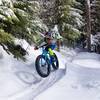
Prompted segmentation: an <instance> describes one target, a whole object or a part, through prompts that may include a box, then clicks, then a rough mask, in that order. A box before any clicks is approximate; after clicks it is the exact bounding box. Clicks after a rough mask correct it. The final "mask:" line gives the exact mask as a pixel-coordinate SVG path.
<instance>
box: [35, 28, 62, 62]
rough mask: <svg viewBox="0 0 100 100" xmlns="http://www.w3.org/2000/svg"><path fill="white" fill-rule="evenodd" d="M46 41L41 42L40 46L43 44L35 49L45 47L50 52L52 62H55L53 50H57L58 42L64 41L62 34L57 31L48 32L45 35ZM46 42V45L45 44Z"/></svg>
mask: <svg viewBox="0 0 100 100" xmlns="http://www.w3.org/2000/svg"><path fill="white" fill-rule="evenodd" d="M44 36H45V37H44V40H42V44H41V42H39V43H38V44H41V45H39V46H36V47H35V48H34V49H35V50H36V49H38V48H39V47H42V46H45V50H46V51H48V52H49V54H50V56H51V57H50V58H51V61H53V60H54V52H53V50H54V49H55V48H56V45H57V40H58V39H62V37H61V36H60V34H59V33H58V32H57V31H54V30H52V32H46V33H44ZM43 42H44V43H43Z"/></svg>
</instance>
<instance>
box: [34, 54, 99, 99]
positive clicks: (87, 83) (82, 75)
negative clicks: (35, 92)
mask: <svg viewBox="0 0 100 100" xmlns="http://www.w3.org/2000/svg"><path fill="white" fill-rule="evenodd" d="M66 67H67V68H66V75H65V76H64V77H63V78H62V79H61V80H60V81H59V82H57V83H56V84H55V85H53V86H52V87H51V88H49V89H48V90H46V91H45V92H43V93H42V94H40V95H39V96H37V97H36V98H35V100H100V55H98V54H95V53H88V52H82V53H79V54H77V56H76V57H74V59H73V61H72V63H67V65H66Z"/></svg>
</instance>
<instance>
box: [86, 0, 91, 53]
mask: <svg viewBox="0 0 100 100" xmlns="http://www.w3.org/2000/svg"><path fill="white" fill-rule="evenodd" d="M85 1H86V23H87V24H86V27H87V48H88V51H89V52H90V51H91V9H90V0H85Z"/></svg>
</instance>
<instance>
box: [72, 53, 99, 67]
mask: <svg viewBox="0 0 100 100" xmlns="http://www.w3.org/2000/svg"><path fill="white" fill-rule="evenodd" d="M73 63H74V64H78V65H80V66H84V67H87V68H100V55H98V54H95V53H88V52H85V53H84V52H83V53H80V55H78V56H77V57H76V59H75V60H73Z"/></svg>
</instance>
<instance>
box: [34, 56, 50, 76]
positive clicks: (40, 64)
mask: <svg viewBox="0 0 100 100" xmlns="http://www.w3.org/2000/svg"><path fill="white" fill-rule="evenodd" d="M35 67H36V71H37V72H38V74H39V75H40V76H41V77H43V78H45V77H47V76H48V75H49V74H50V71H51V68H50V64H48V62H47V59H45V56H43V55H39V56H38V57H37V58H36V61H35Z"/></svg>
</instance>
